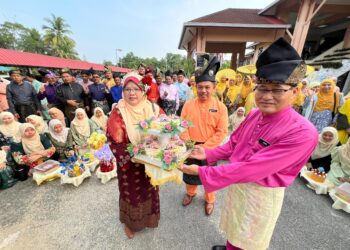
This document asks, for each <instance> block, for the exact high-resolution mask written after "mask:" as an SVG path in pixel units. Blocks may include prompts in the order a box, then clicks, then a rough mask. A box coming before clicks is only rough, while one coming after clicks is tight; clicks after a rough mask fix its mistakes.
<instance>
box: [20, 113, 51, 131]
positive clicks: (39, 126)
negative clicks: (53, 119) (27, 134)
mask: <svg viewBox="0 0 350 250" xmlns="http://www.w3.org/2000/svg"><path fill="white" fill-rule="evenodd" d="M27 119H31V120H33V121H35V126H34V127H35V130H36V131H37V132H38V133H39V134H44V133H47V132H49V129H48V127H47V124H46V122H45V121H44V119H43V118H42V117H41V116H38V115H29V116H27V118H26V121H27V122H29V121H28V120H27Z"/></svg>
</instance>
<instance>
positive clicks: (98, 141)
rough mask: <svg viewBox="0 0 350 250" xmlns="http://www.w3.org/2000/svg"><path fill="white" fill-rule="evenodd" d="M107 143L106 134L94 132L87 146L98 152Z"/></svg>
mask: <svg viewBox="0 0 350 250" xmlns="http://www.w3.org/2000/svg"><path fill="white" fill-rule="evenodd" d="M106 141H107V137H106V136H105V135H104V134H99V133H97V132H93V133H92V134H91V136H90V138H89V139H88V140H87V144H88V145H89V148H91V149H94V150H98V149H100V148H102V147H103V145H104V144H105V143H106Z"/></svg>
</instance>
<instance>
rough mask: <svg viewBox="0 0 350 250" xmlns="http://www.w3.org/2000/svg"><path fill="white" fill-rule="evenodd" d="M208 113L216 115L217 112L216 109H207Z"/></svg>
mask: <svg viewBox="0 0 350 250" xmlns="http://www.w3.org/2000/svg"><path fill="white" fill-rule="evenodd" d="M209 112H211V113H216V112H218V111H217V109H209Z"/></svg>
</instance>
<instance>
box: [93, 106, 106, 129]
mask: <svg viewBox="0 0 350 250" xmlns="http://www.w3.org/2000/svg"><path fill="white" fill-rule="evenodd" d="M98 110H99V111H101V112H102V116H101V117H97V115H96V112H97V111H98ZM91 120H92V121H94V122H95V123H96V124H97V126H98V127H100V128H102V129H103V130H106V126H107V120H108V117H107V116H106V115H105V113H104V112H103V110H102V109H101V108H100V107H97V108H95V110H94V115H93V116H92V117H91Z"/></svg>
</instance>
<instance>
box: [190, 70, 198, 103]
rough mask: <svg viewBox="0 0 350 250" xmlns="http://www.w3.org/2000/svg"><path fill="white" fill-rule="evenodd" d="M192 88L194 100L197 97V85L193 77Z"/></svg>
mask: <svg viewBox="0 0 350 250" xmlns="http://www.w3.org/2000/svg"><path fill="white" fill-rule="evenodd" d="M190 88H191V90H192V93H191V94H192V96H191V99H194V98H196V97H197V84H196V80H195V77H194V76H191V78H190Z"/></svg>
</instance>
